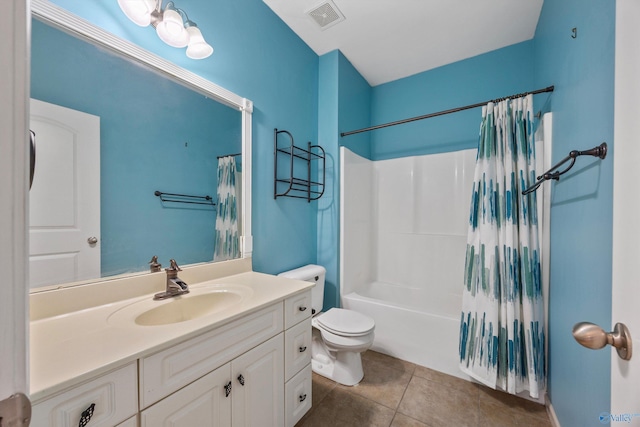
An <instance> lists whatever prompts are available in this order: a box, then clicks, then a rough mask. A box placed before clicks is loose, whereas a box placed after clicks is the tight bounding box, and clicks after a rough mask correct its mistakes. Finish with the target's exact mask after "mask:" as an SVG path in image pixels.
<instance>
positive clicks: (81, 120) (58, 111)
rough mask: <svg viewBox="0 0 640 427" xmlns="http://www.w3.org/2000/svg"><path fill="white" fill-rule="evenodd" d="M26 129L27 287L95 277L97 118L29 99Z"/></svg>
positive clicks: (97, 261) (97, 259)
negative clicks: (30, 154)
mask: <svg viewBox="0 0 640 427" xmlns="http://www.w3.org/2000/svg"><path fill="white" fill-rule="evenodd" d="M30 126H31V130H32V131H34V132H35V135H36V137H35V140H36V162H35V173H34V177H33V185H32V187H31V191H30V192H29V207H30V209H29V211H30V212H29V238H30V242H29V283H30V286H31V288H34V287H38V286H45V285H52V284H58V283H66V282H75V281H78V280H84V279H91V278H96V277H100V118H99V117H97V116H93V115H90V114H87V113H83V112H81V111H76V110H72V109H69V108H64V107H61V106H59V105H54V104H49V103H47V102H42V101H38V100H35V99H32V100H31V123H30ZM92 242H94V243H92Z"/></svg>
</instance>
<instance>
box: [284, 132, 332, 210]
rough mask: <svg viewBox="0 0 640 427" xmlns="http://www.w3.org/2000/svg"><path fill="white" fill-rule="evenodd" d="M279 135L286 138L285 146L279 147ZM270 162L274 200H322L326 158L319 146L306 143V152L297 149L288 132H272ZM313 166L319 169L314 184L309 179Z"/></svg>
mask: <svg viewBox="0 0 640 427" xmlns="http://www.w3.org/2000/svg"><path fill="white" fill-rule="evenodd" d="M281 134H284V135H286V136H287V137H288V141H287V144H286V145H285V144H284V143H281V144H280V145H278V136H279V135H281ZM280 139H285V138H280ZM273 162H274V165H273V168H274V171H273V198H274V199H277V198H278V197H293V198H296V199H306V200H307V202H311V201H312V200H318V199H319V198H320V197H322V195H323V194H324V189H325V180H326V172H325V166H326V155H325V151H324V149H323V148H322V147H321V146H319V145H312V144H311V142H309V143H308V144H307V148H306V149H304V148H301V147H298V146H296V145H295V144H294V141H293V135H291V132H289V131H286V130H278V129H274V130H273ZM279 165H280V166H279ZM314 165H317V167H318V168H320V169H321V170H319V171H318V178H316V180H314V179H312V177H313V175H314V174H313V166H314Z"/></svg>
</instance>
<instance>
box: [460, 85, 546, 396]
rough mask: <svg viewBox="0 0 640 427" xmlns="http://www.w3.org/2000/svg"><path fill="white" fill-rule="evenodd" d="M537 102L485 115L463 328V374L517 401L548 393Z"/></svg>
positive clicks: (515, 103)
mask: <svg viewBox="0 0 640 427" xmlns="http://www.w3.org/2000/svg"><path fill="white" fill-rule="evenodd" d="M532 105H533V96H532V95H528V96H527V97H524V98H517V99H513V100H506V101H501V102H498V103H495V104H494V103H489V104H488V105H487V106H486V107H483V110H482V123H481V126H480V138H479V141H478V154H477V160H476V169H475V177H474V185H473V194H472V198H471V212H470V217H469V232H468V237H467V254H466V261H465V274H464V289H463V300H462V316H461V324H460V342H459V344H460V346H459V351H460V367H461V369H462V370H463V371H464V372H465V373H467V374H468V375H470V376H471V377H473V378H475V379H476V380H478V381H480V382H481V383H483V384H485V385H488V386H490V387H493V388H496V387H500V388H502V389H503V390H505V391H507V392H509V393H512V394H515V393H519V392H521V391H523V390H529V395H530V396H531V397H534V398H537V397H538V396H539V395H540V393H541V392H543V391H544V389H545V378H546V375H545V369H546V368H545V333H544V318H543V317H544V314H543V310H544V308H543V302H542V281H541V273H540V271H541V270H540V250H539V244H538V218H537V209H536V192H535V191H534V192H532V193H530V194H528V195H526V196H523V195H522V190H524V189H525V188H527V187H528V186H529V185H530V184H532V183H534V182H535V177H536V176H535V175H536V174H535V170H534V165H535V140H534V130H533V106H532Z"/></svg>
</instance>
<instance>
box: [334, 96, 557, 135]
mask: <svg viewBox="0 0 640 427" xmlns="http://www.w3.org/2000/svg"><path fill="white" fill-rule="evenodd" d="M553 89H554V86H549V87H546V88H544V89H538V90H534V91H532V92H524V93H518V94H516V95H511V96H506V97H503V98H498V99H492V100H489V101H485V102H479V103H477V104H473V105H467V106H464V107H458V108H452V109H451V110H444V111H438V112H437V113H431V114H425V115H423V116H417V117H412V118H410V119H403V120H397V121H395V122H389V123H384V124H381V125H376V126H371V127H368V128H363V129H358V130H352V131H349V132H342V133H341V134H340V136H349V135H355V134H357V133H362V132H370V131H372V130H377V129H382V128H386V127H390V126H396V125H402V124H405V123H410V122H415V121H417V120H423V119H430V118H431V117H438V116H444V115H445V114H451V113H457V112H458V111H464V110H469V109H471V108H477V107H482V106H484V105H487V104H488V103H490V102H498V101H503V100H505V99H509V98H521V97H523V96H527V95H529V94H531V95H536V94H538V93H543V92H553Z"/></svg>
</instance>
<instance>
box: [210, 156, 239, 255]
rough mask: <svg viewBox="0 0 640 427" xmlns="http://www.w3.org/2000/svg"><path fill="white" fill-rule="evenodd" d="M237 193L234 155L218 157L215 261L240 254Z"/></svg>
mask: <svg viewBox="0 0 640 427" xmlns="http://www.w3.org/2000/svg"><path fill="white" fill-rule="evenodd" d="M236 194H237V192H236V160H235V158H234V157H232V156H227V157H221V158H219V159H218V202H217V204H216V234H215V247H214V253H213V260H214V261H224V260H228V259H234V258H238V257H239V256H240V245H239V238H238V203H237V199H236Z"/></svg>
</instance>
